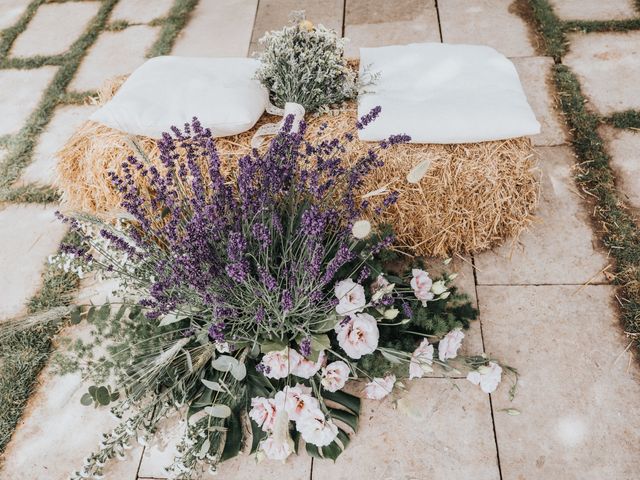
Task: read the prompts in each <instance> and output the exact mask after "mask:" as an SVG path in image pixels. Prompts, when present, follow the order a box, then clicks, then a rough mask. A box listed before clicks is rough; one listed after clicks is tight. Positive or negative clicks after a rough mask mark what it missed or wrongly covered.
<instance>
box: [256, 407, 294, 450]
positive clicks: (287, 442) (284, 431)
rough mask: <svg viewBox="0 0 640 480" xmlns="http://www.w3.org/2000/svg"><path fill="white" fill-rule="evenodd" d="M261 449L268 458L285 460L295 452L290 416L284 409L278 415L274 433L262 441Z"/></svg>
mask: <svg viewBox="0 0 640 480" xmlns="http://www.w3.org/2000/svg"><path fill="white" fill-rule="evenodd" d="M260 450H261V451H263V452H264V454H265V456H266V457H267V458H269V459H271V460H281V461H283V462H284V461H285V460H286V459H287V457H289V455H291V454H292V453H293V450H294V445H293V440H292V439H291V436H290V435H289V417H288V416H287V412H285V411H284V410H283V409H281V410H280V411H279V412H278V414H277V416H276V420H275V424H274V427H273V433H272V434H271V435H269V437H268V438H267V439H265V440H263V441H261V442H260Z"/></svg>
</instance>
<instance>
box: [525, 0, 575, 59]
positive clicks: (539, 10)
mask: <svg viewBox="0 0 640 480" xmlns="http://www.w3.org/2000/svg"><path fill="white" fill-rule="evenodd" d="M529 4H530V6H531V10H532V14H533V18H534V19H535V21H536V27H537V29H538V32H539V33H540V35H541V37H542V40H543V41H544V46H545V49H546V51H547V54H548V55H550V56H552V57H553V58H554V59H556V61H560V58H562V56H563V55H564V54H565V53H566V51H567V39H566V37H565V29H564V26H563V24H562V21H561V20H560V19H559V18H558V17H557V16H556V14H555V13H554V11H553V7H552V6H551V4H550V3H549V1H548V0H530V1H529Z"/></svg>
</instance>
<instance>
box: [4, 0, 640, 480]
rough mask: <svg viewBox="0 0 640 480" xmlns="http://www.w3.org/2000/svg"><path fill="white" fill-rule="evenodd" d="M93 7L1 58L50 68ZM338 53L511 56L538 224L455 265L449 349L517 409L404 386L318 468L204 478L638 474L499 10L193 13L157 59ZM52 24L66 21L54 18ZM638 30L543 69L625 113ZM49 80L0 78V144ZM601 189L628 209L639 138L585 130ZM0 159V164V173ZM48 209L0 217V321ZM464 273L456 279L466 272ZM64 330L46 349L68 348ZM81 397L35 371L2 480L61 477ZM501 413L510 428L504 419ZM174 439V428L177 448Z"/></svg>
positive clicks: (596, 260) (638, 426)
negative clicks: (455, 305)
mask: <svg viewBox="0 0 640 480" xmlns="http://www.w3.org/2000/svg"><path fill="white" fill-rule="evenodd" d="M99 3H100V2H98V1H83V2H74V1H69V2H63V3H58V2H52V3H45V4H43V5H41V6H40V7H39V8H38V10H37V12H36V14H35V16H34V17H33V19H32V20H31V22H30V23H29V25H28V26H27V28H26V30H25V31H24V32H23V33H22V34H21V35H19V36H18V38H17V40H16V42H15V43H14V45H13V47H12V50H11V52H10V57H25V56H26V57H30V56H36V55H45V54H46V55H52V54H53V55H58V54H61V53H64V52H65V51H66V50H68V48H69V47H70V46H71V45H72V44H73V42H74V41H75V40H76V39H77V38H78V37H79V36H80V35H81V34H82V32H83V31H84V27H85V26H86V25H87V23H88V22H90V21H91V18H92V17H93V15H95V13H96V11H97V6H98V5H99ZM551 3H552V5H553V7H554V9H555V11H556V13H557V14H558V15H559V16H560V17H561V18H562V19H567V20H582V19H586V20H608V19H627V18H637V17H638V16H639V15H640V14H639V12H638V10H634V8H635V6H634V2H633V0H615V1H613V0H612V1H609V2H601V1H598V0H589V1H585V0H581V1H578V0H552V1H551ZM28 4H29V2H28V1H27V0H2V1H0V28H7V27H10V26H12V25H14V24H15V23H16V22H17V21H18V20H19V19H20V16H21V15H22V14H23V13H24V11H25V9H26V7H27V5H28ZM172 5H173V1H170V0H157V1H154V2H153V7H150V2H147V1H143V0H120V1H119V2H118V4H117V5H116V7H115V8H114V10H113V11H112V12H111V17H110V20H109V21H110V22H113V21H118V22H126V25H128V26H126V28H124V29H123V30H117V29H111V30H110V31H107V30H105V31H103V32H102V33H101V34H100V35H99V37H98V39H97V40H96V42H95V43H94V44H93V45H92V46H91V47H90V49H89V52H88V54H87V56H86V57H85V58H84V59H83V61H82V64H81V66H80V68H79V70H78V72H77V73H76V75H75V77H74V78H73V80H72V82H71V84H70V86H69V88H68V91H70V92H84V91H90V90H94V89H96V88H98V87H99V86H100V85H101V84H102V82H103V81H104V80H105V79H107V78H110V77H112V76H115V75H120V74H126V73H130V72H131V71H132V70H133V69H135V68H136V67H137V66H138V65H140V64H141V63H142V62H143V61H144V56H145V53H146V51H147V50H148V48H149V47H150V46H151V45H152V44H153V42H154V41H155V40H156V39H157V37H158V34H159V31H160V28H159V27H157V26H154V23H153V20H154V19H156V18H159V17H162V16H165V15H166V14H167V12H168V10H169V9H170V8H171V6H172ZM300 8H306V10H307V17H308V18H309V19H310V20H312V21H314V22H316V23H323V24H325V25H326V26H328V27H331V28H334V29H336V30H338V31H340V32H343V33H344V34H345V36H347V37H351V39H352V41H351V44H350V46H349V47H348V54H349V55H350V56H357V52H358V50H357V49H358V48H359V47H361V46H378V45H386V44H393V43H406V42H422V41H435V42H439V41H445V42H452V43H484V44H488V45H491V46H493V47H495V48H496V49H498V50H499V51H501V52H502V53H504V54H505V55H507V56H508V57H510V58H512V59H513V61H514V64H515V65H516V68H517V70H518V72H519V75H520V76H521V80H522V83H523V85H524V88H525V91H526V94H527V96H528V98H529V101H530V103H531V105H532V107H533V109H534V111H535V113H536V115H537V117H538V119H539V120H540V122H541V124H542V133H541V135H539V136H537V137H535V138H534V139H533V140H534V143H535V145H536V146H537V147H538V148H537V153H538V155H539V157H540V172H541V188H542V190H541V194H542V196H541V203H540V208H539V215H538V220H537V221H536V223H535V224H534V225H533V226H532V228H531V229H530V230H529V231H528V232H526V233H525V234H524V235H523V236H522V237H521V238H520V239H519V240H518V241H517V242H515V243H511V242H509V243H508V244H506V245H504V246H503V247H500V248H497V249H495V250H494V251H491V252H486V253H483V254H481V255H477V256H475V258H470V259H466V261H463V260H461V259H455V261H454V265H455V268H456V269H457V270H459V271H460V272H461V276H460V278H459V283H460V285H461V287H462V288H463V289H464V290H465V291H467V292H468V293H469V294H470V296H471V297H472V298H473V299H474V300H475V302H476V303H477V305H478V307H479V310H480V322H477V323H476V325H475V326H474V327H473V328H472V330H471V331H470V332H469V333H468V335H467V337H468V338H467V340H468V343H469V345H470V347H467V348H471V349H475V350H476V351H478V350H484V351H485V352H487V353H488V354H491V355H495V356H497V357H498V358H501V359H503V360H505V362H507V363H509V364H511V365H513V366H515V367H517V368H519V370H520V373H521V375H522V377H521V381H520V385H519V392H518V395H517V396H516V398H515V400H514V401H513V402H512V401H510V400H509V399H508V398H507V390H508V389H507V388H506V387H504V386H503V388H501V389H499V390H498V392H496V393H495V394H492V395H484V394H482V392H481V391H480V390H479V389H478V388H477V387H474V386H472V385H471V384H470V383H468V382H467V381H466V380H463V379H452V380H446V379H441V378H425V379H422V380H420V381H417V382H413V383H412V384H411V385H410V391H409V393H408V394H407V395H406V397H405V398H406V402H405V406H404V408H400V409H398V410H397V411H393V409H394V406H393V404H392V403H391V402H390V401H389V400H387V401H384V402H382V403H377V402H364V405H363V413H362V429H361V432H360V434H359V435H358V436H357V437H356V438H355V439H354V440H353V442H352V443H351V445H350V447H349V449H348V450H347V451H346V452H345V454H344V455H343V456H342V457H341V458H340V459H339V460H338V461H337V462H336V463H335V464H334V463H331V462H328V461H327V462H323V461H313V460H311V459H310V458H309V457H307V456H305V455H302V456H300V457H296V458H293V459H290V460H289V461H288V462H287V463H286V464H284V465H283V464H279V463H274V462H265V463H262V464H260V465H259V466H256V464H255V462H254V461H253V459H251V458H244V457H242V458H237V459H234V460H233V461H231V462H229V463H228V464H226V465H224V466H223V467H222V469H221V474H220V478H224V479H227V480H233V479H243V478H255V479H274V478H282V479H285V480H294V479H295V480H298V479H305V480H306V479H315V480H325V479H329V478H332V479H336V480H341V479H345V480H346V479H391V480H408V479H420V480H422V479H426V478H435V479H441V478H447V479H453V480H457V479H460V480H463V479H470V478H473V479H504V480H535V479H542V478H548V479H561V480H562V479H580V480H583V479H594V480H595V479H602V478H608V479H612V480H626V479H631V478H635V477H637V459H638V454H639V453H640V452H639V450H638V445H640V407H639V405H640V404H638V401H637V400H638V397H639V394H640V371H639V369H638V365H637V362H636V361H635V360H634V359H633V358H632V354H631V352H630V351H629V349H628V348H627V347H628V346H629V339H628V338H627V337H626V336H625V335H624V333H623V332H622V330H621V327H620V324H619V320H618V312H617V306H616V305H617V304H616V300H615V298H616V297H615V290H614V288H613V287H611V286H609V285H607V275H606V273H607V269H608V268H609V266H610V265H609V264H610V262H609V259H608V258H607V255H606V253H605V252H604V251H603V250H601V249H600V248H599V246H598V242H597V239H596V238H595V236H594V234H593V231H592V229H591V225H590V213H591V212H590V211H589V209H590V206H589V203H588V202H587V199H585V196H586V195H585V194H583V193H582V192H580V191H578V189H577V187H576V185H575V183H574V181H573V166H574V164H575V158H574V157H573V154H572V150H571V149H570V147H569V145H568V142H569V139H570V134H569V132H568V131H567V129H566V127H565V125H564V121H563V119H562V118H561V116H560V115H559V113H558V110H557V108H556V98H555V92H554V91H553V88H552V86H551V83H550V72H551V69H552V67H553V63H554V62H553V59H551V58H549V57H544V56H541V55H540V52H541V50H540V46H539V44H538V42H537V40H536V38H535V36H534V33H533V30H532V29H531V28H530V27H529V26H528V25H527V23H526V21H525V20H523V19H522V18H521V17H520V16H519V15H518V7H517V4H514V3H512V2H511V0H477V1H473V2H470V1H465V0H438V1H437V2H436V1H432V0H400V1H399V2H388V1H382V0H346V1H343V0H329V1H326V2H325V1H320V0H307V1H303V0H279V1H278V0H259V1H258V0H216V1H213V0H200V2H199V4H198V5H197V6H196V8H195V10H194V11H193V13H192V16H191V18H190V20H189V22H188V23H187V25H186V27H185V29H184V30H183V31H182V32H181V33H180V34H179V36H178V38H177V40H176V43H175V44H174V47H173V53H174V54H177V55H184V56H189V55H191V56H245V55H250V54H251V53H252V52H253V51H255V50H257V49H258V48H259V46H258V42H257V41H258V39H259V38H260V37H261V36H262V35H263V33H264V31H265V30H271V29H277V28H280V27H281V26H282V25H283V24H284V23H285V22H286V21H287V18H288V15H289V12H290V11H291V10H294V9H300ZM62 12H66V13H62ZM639 35H640V32H638V31H635V32H630V33H589V34H572V35H571V36H570V52H569V54H568V55H567V56H566V57H565V58H563V59H562V63H564V64H566V65H568V66H569V67H570V68H571V69H572V70H573V71H574V72H575V73H576V74H577V75H578V76H579V78H580V81H581V82H582V86H583V89H584V91H585V94H586V95H587V96H588V98H589V102H590V105H589V107H590V108H592V109H593V110H595V111H596V112H597V113H599V114H602V115H609V114H611V113H614V112H619V111H623V110H627V109H639V108H640V104H639V98H640V97H638V95H637V93H638V92H637V88H636V87H637V85H638V84H639V83H640V36H639ZM56 71H57V67H55V66H45V67H41V68H37V69H31V70H11V69H9V70H0V105H1V106H2V113H3V115H1V116H0V138H2V137H3V136H6V135H15V134H16V133H18V132H19V131H20V129H21V128H22V126H23V125H24V124H25V122H26V121H27V119H28V117H29V115H31V114H32V112H33V111H34V110H35V109H36V107H37V105H38V102H39V99H40V98H41V95H42V92H43V91H44V89H45V88H46V87H47V85H48V84H49V83H50V82H51V80H52V79H53V76H54V75H55V73H56ZM93 108H94V107H91V106H79V105H65V106H60V107H57V108H56V110H55V112H54V114H53V116H52V118H51V120H50V122H49V124H48V125H47V126H46V128H45V129H44V131H43V132H42V133H41V134H40V136H39V138H38V139H37V143H36V148H35V150H34V155H33V158H32V163H31V164H30V165H29V166H28V167H27V168H26V169H25V170H24V171H23V172H22V174H21V176H20V178H19V179H18V181H17V183H16V185H19V186H24V185H30V184H38V185H54V184H55V175H54V174H53V166H54V162H55V160H54V157H53V153H54V152H55V151H56V150H57V149H58V148H59V147H60V146H61V145H63V143H64V141H65V140H66V138H67V137H68V136H69V135H70V134H71V133H72V131H73V129H74V128H75V127H76V126H77V125H79V124H80V123H81V122H82V121H83V120H84V119H85V118H86V117H87V116H88V115H89V114H90V113H91V111H92V109H93ZM602 135H603V137H604V138H605V140H606V146H607V148H608V151H609V153H610V154H611V155H612V166H613V167H614V169H615V170H616V173H617V175H618V185H619V187H620V188H621V189H622V191H623V192H624V193H625V195H626V196H627V198H628V200H629V202H630V204H631V205H632V206H634V207H635V208H640V183H639V182H638V178H639V177H638V171H639V167H638V165H639V164H638V161H639V156H638V153H637V152H638V151H639V148H640V132H637V131H633V130H630V129H628V130H618V129H614V128H612V127H603V129H602ZM2 159H3V152H2V151H0V161H2ZM53 210H55V206H52V205H48V206H42V205H36V204H29V205H26V204H16V205H8V204H0V321H1V320H2V319H8V318H12V317H14V316H16V315H18V314H20V313H22V312H23V311H24V304H25V302H26V301H28V299H29V298H30V297H31V296H32V295H33V294H34V293H35V292H36V291H37V289H38V288H39V286H40V283H41V280H40V275H41V273H42V270H43V267H44V262H45V259H46V257H47V255H49V254H51V253H53V252H55V250H56V248H57V245H58V244H59V241H60V239H61V238H62V236H63V235H64V232H65V229H64V228H63V226H61V224H59V223H57V222H55V221H54V220H53V215H52V213H53ZM472 264H473V266H474V268H472ZM109 291H110V288H109V286H108V285H106V286H105V285H100V284H92V283H91V282H90V281H89V282H85V285H84V289H83V290H82V292H81V293H79V295H80V297H82V298H83V299H86V298H94V299H96V298H104V296H105V295H107V294H108V292H109ZM82 334H83V332H82V329H77V328H76V329H70V330H68V331H66V332H64V333H63V335H71V336H74V335H82ZM84 388H86V386H85V385H84V384H83V383H82V379H80V378H79V377H77V376H73V375H71V376H67V377H58V376H55V375H53V374H52V373H51V371H50V367H47V368H46V369H45V370H44V371H43V373H42V374H41V376H40V379H39V388H38V390H37V392H36V393H35V395H34V396H33V397H32V399H31V400H30V402H29V405H28V407H27V409H26V411H25V414H24V415H23V419H22V421H21V423H20V424H19V426H18V428H17V430H16V432H15V434H14V437H13V439H12V441H11V443H10V444H9V446H8V447H7V450H6V452H5V454H4V455H3V465H2V469H1V470H0V477H1V478H2V479H3V480H24V479H29V480H31V479H33V480H61V479H64V478H66V475H67V474H68V473H69V471H71V470H72V469H74V468H76V467H77V466H79V465H80V463H81V461H82V458H83V457H84V456H85V455H86V454H87V453H89V451H91V450H92V449H93V448H95V447H96V444H97V441H98V434H99V433H100V432H101V431H102V430H104V429H108V428H109V427H110V426H111V425H113V420H112V419H111V418H110V417H109V415H108V413H106V412H105V411H104V410H99V409H98V410H95V409H93V408H90V407H89V408H87V407H82V406H81V405H80V404H79V401H78V399H79V396H80V395H81V394H82V392H83V391H84ZM507 409H517V411H519V412H520V414H519V415H516V416H514V415H509V414H508V413H507ZM180 428H182V425H180V424H176V425H174V431H175V433H176V435H177V434H178V432H179V430H180ZM168 443H169V445H167V446H166V448H164V451H162V450H161V449H159V448H158V447H148V448H143V447H137V448H135V449H133V450H131V451H130V452H129V456H128V457H127V459H126V460H125V461H124V462H116V463H114V464H113V466H112V467H111V469H110V470H108V471H107V474H106V478H107V479H108V480H111V479H113V480H136V479H139V480H143V479H162V478H165V475H166V474H165V472H164V470H163V466H165V465H167V464H168V463H169V462H170V461H171V456H172V451H173V450H172V448H173V447H172V446H171V443H172V442H168Z"/></svg>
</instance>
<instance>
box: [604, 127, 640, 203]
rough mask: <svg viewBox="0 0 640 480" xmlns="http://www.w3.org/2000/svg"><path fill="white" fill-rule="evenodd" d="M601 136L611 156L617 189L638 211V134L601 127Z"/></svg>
mask: <svg viewBox="0 0 640 480" xmlns="http://www.w3.org/2000/svg"><path fill="white" fill-rule="evenodd" d="M600 133H601V136H602V137H603V138H604V139H605V142H606V144H607V151H608V152H609V155H610V156H611V161H610V162H609V164H610V165H611V166H612V167H613V170H614V171H615V173H616V182H617V185H618V187H619V189H621V190H622V193H623V194H624V195H625V197H626V198H627V200H628V202H629V204H630V205H631V206H632V207H633V208H635V209H636V210H638V211H640V132H638V131H634V130H623V129H617V128H613V127H608V126H607V127H601V129H600Z"/></svg>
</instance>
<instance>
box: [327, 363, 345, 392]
mask: <svg viewBox="0 0 640 480" xmlns="http://www.w3.org/2000/svg"><path fill="white" fill-rule="evenodd" d="M350 372H351V370H350V369H349V365H347V364H346V363H344V362H343V361H342V360H338V361H335V362H331V363H330V364H329V365H327V366H326V367H325V368H323V369H322V380H320V383H321V384H322V386H323V387H324V389H325V390H327V391H329V392H337V391H338V390H340V389H341V388H342V387H344V386H345V384H346V383H347V380H348V379H349V373H350Z"/></svg>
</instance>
